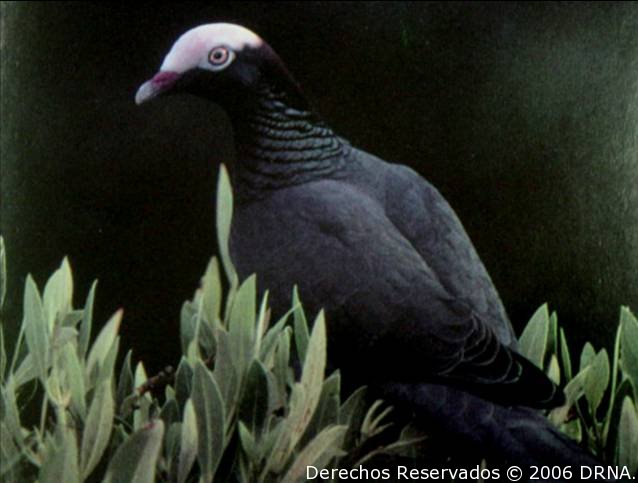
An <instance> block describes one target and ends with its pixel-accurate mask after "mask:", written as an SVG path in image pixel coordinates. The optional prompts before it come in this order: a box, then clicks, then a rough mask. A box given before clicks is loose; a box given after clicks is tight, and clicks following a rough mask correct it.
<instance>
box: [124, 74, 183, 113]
mask: <svg viewBox="0 0 638 483" xmlns="http://www.w3.org/2000/svg"><path fill="white" fill-rule="evenodd" d="M181 76H182V75H181V74H179V73H178V72H172V71H168V70H161V71H159V72H158V73H157V74H155V75H154V76H153V78H152V79H151V80H148V81H146V82H144V84H142V85H141V86H140V88H139V89H138V90H137V93H136V94H135V103H136V104H138V105H139V104H142V103H143V102H146V101H150V100H151V99H153V98H155V97H157V96H159V95H161V94H165V93H167V92H168V91H170V90H171V87H173V86H174V85H175V83H176V82H177V81H178V80H179V78H180V77H181Z"/></svg>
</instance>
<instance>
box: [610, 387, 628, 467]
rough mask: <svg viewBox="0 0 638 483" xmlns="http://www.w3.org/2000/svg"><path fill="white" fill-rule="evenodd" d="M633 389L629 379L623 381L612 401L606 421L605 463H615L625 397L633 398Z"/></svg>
mask: <svg viewBox="0 0 638 483" xmlns="http://www.w3.org/2000/svg"><path fill="white" fill-rule="evenodd" d="M632 394H633V388H632V386H631V383H630V382H629V380H628V379H625V380H624V381H622V382H621V383H620V384H619V385H618V388H617V389H616V393H615V395H614V397H613V398H611V400H610V408H609V412H608V415H607V420H606V421H605V428H604V431H605V432H604V434H603V437H604V441H605V443H606V444H605V446H606V447H605V456H606V457H605V459H604V461H615V458H616V454H617V450H618V432H619V431H620V416H621V414H622V405H623V402H624V400H625V397H629V398H631V396H632Z"/></svg>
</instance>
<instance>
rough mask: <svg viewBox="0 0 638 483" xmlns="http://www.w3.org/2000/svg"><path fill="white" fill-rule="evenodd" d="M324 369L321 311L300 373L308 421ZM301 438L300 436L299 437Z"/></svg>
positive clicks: (324, 324)
mask: <svg viewBox="0 0 638 483" xmlns="http://www.w3.org/2000/svg"><path fill="white" fill-rule="evenodd" d="M325 369H326V321H325V317H324V313H323V310H322V311H321V312H319V315H317V318H316V319H315V323H314V326H313V328H312V334H311V335H310V340H309V342H308V351H307V354H306V358H305V361H304V365H303V371H302V373H301V385H302V386H303V387H304V389H305V391H306V394H307V399H306V410H307V413H306V414H308V417H307V419H308V420H309V419H310V417H311V416H312V413H314V410H315V408H316V407H317V403H318V402H319V397H320V396H321V385H322V382H323V378H324V372H325ZM299 436H301V435H299Z"/></svg>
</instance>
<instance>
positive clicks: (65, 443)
mask: <svg viewBox="0 0 638 483" xmlns="http://www.w3.org/2000/svg"><path fill="white" fill-rule="evenodd" d="M39 481H40V482H41V483H62V482H64V483H67V482H69V483H73V482H79V481H80V472H79V469H78V449H77V442H76V440H75V432H74V431H73V430H72V429H71V428H66V427H64V426H59V430H58V434H57V435H56V441H55V442H54V443H53V447H52V448H50V451H49V452H47V454H46V458H45V460H44V462H43V464H42V466H41V467H40V474H39Z"/></svg>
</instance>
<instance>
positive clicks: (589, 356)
mask: <svg viewBox="0 0 638 483" xmlns="http://www.w3.org/2000/svg"><path fill="white" fill-rule="evenodd" d="M594 357H596V351H595V350H594V346H593V345H591V344H590V343H589V342H586V343H585V345H584V347H583V351H582V352H581V353H580V370H581V371H582V370H583V369H585V367H587V366H588V365H590V364H591V363H592V361H593V360H594Z"/></svg>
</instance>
